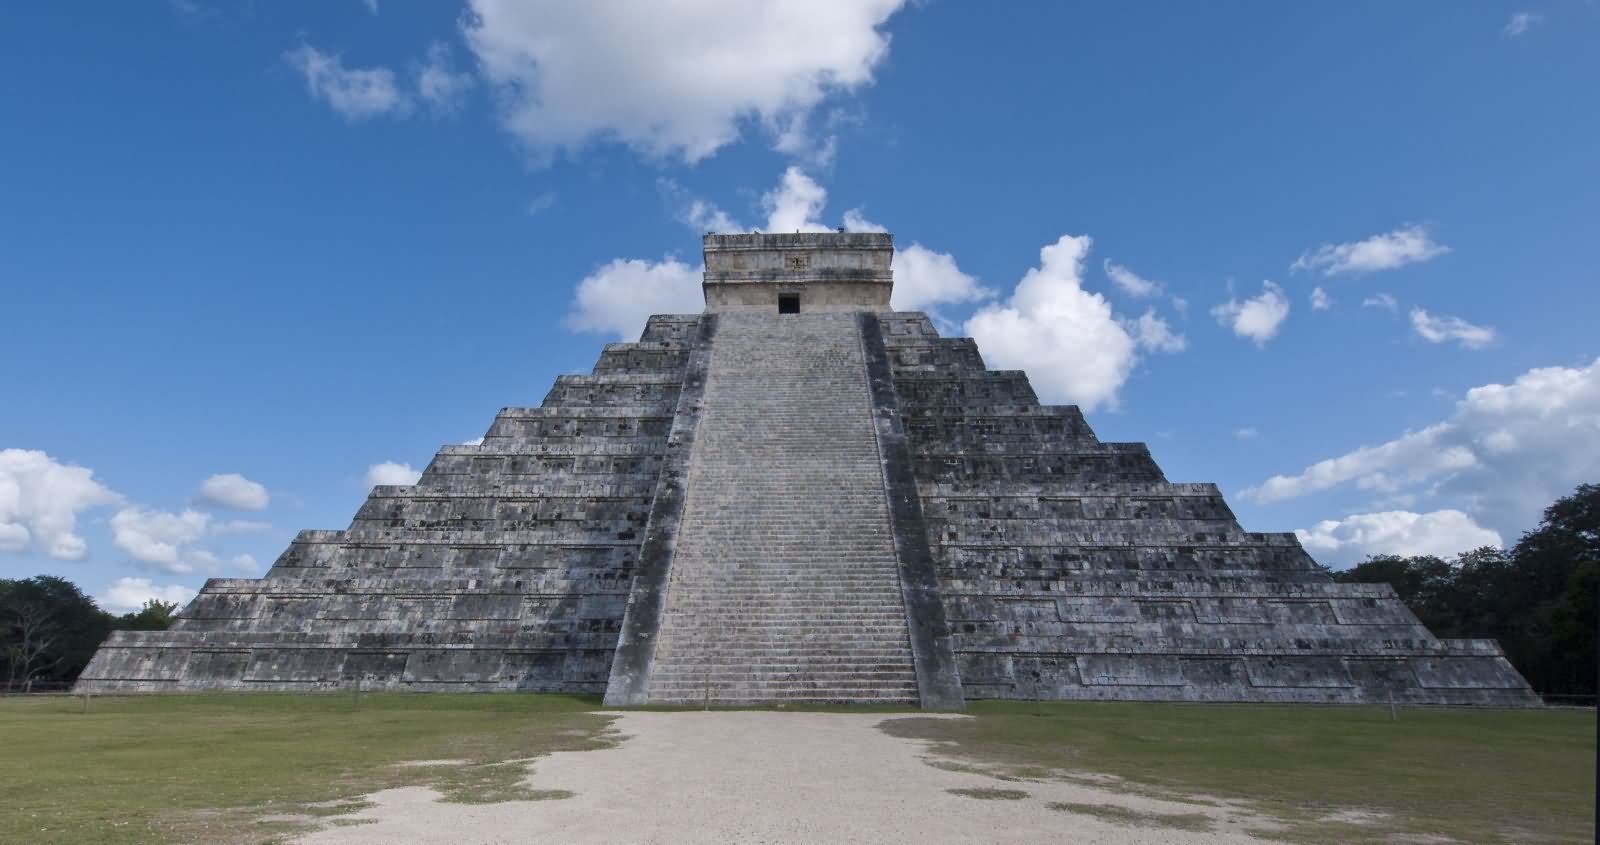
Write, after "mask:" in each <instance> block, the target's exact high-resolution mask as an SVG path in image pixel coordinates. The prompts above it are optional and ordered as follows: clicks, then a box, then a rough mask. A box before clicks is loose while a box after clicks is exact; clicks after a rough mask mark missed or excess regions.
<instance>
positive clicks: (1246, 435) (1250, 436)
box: [1233, 426, 1261, 440]
mask: <svg viewBox="0 0 1600 845" xmlns="http://www.w3.org/2000/svg"><path fill="white" fill-rule="evenodd" d="M1233 436H1234V437H1235V438H1237V439H1239V440H1254V439H1256V438H1257V437H1260V436H1261V432H1259V431H1257V430H1255V429H1253V428H1251V427H1249V426H1245V427H1244V428H1236V429H1234V430H1233Z"/></svg>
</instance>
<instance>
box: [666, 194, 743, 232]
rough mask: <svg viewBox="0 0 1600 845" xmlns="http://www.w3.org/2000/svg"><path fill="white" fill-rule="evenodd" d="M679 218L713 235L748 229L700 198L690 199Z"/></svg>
mask: <svg viewBox="0 0 1600 845" xmlns="http://www.w3.org/2000/svg"><path fill="white" fill-rule="evenodd" d="M679 219H681V220H683V222H685V223H688V224H689V225H690V226H693V227H694V228H695V229H697V230H700V231H705V232H710V233H711V234H714V235H732V234H737V233H739V232H748V231H750V230H749V229H746V228H745V227H744V226H741V225H739V222H738V221H737V220H734V219H733V218H732V217H729V216H728V213H727V212H725V211H723V210H722V209H720V208H717V207H716V206H715V205H712V204H711V203H709V202H706V201H705V200H701V199H696V200H692V201H691V202H690V203H689V204H688V205H687V206H686V207H685V208H684V210H683V212H682V214H681V215H680V216H679Z"/></svg>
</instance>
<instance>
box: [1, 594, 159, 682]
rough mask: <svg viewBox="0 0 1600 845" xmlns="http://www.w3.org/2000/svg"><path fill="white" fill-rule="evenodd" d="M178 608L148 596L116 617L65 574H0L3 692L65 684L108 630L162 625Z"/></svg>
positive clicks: (135, 629) (74, 676)
mask: <svg viewBox="0 0 1600 845" xmlns="http://www.w3.org/2000/svg"><path fill="white" fill-rule="evenodd" d="M177 611H178V605H177V604H176V603H174V602H164V601H157V600H155V599H151V600H150V601H147V602H145V603H144V607H142V608H140V609H139V610H136V611H134V612H132V613H124V614H122V615H121V616H116V615H113V614H110V613H107V612H105V611H104V610H101V609H100V607H99V605H96V604H95V603H94V599H92V598H90V597H88V596H86V595H84V594H83V591H82V590H80V589H78V586H77V585H76V584H73V583H72V582H71V581H68V580H66V579H65V578H57V577H55V576H54V575H38V576H35V577H33V578H22V579H18V580H12V579H9V578H0V677H3V678H4V679H5V689H6V691H8V692H12V691H22V692H30V691H32V690H33V689H35V688H37V687H45V688H58V687H62V686H66V685H67V684H70V683H72V682H73V681H74V680H77V677H78V673H79V672H82V671H83V667H85V666H87V665H89V658H91V657H94V651H95V649H97V648H99V647H100V643H101V642H102V641H104V640H105V638H106V636H107V635H109V634H110V633H111V632H112V631H116V630H130V631H157V630H164V629H166V628H167V627H168V626H170V625H171V624H172V618H173V616H174V615H175V614H176V613H177Z"/></svg>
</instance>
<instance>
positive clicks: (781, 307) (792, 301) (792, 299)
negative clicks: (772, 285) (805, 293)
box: [778, 293, 800, 314]
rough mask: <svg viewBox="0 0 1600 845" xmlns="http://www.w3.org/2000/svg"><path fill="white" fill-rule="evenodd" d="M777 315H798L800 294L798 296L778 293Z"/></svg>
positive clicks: (796, 294)
mask: <svg viewBox="0 0 1600 845" xmlns="http://www.w3.org/2000/svg"><path fill="white" fill-rule="evenodd" d="M778 313H779V314H799V313H800V294H798V293H780V294H778Z"/></svg>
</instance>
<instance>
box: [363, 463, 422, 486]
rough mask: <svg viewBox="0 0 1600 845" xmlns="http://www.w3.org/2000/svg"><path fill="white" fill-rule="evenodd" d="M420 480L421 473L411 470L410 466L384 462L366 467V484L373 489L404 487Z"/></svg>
mask: <svg viewBox="0 0 1600 845" xmlns="http://www.w3.org/2000/svg"><path fill="white" fill-rule="evenodd" d="M420 478H422V473H421V472H419V471H417V470H414V469H412V468H411V465H410V464H400V463H395V462H394V461H384V462H383V463H381V464H373V465H372V466H369V467H367V484H369V485H372V486H374V487H376V486H378V485H380V484H383V485H389V486H396V487H406V486H409V485H412V484H416V483H417V480H418V479H420Z"/></svg>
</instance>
